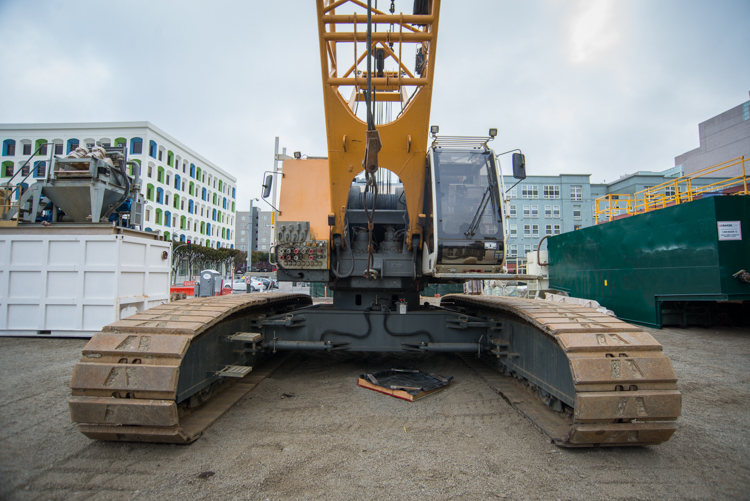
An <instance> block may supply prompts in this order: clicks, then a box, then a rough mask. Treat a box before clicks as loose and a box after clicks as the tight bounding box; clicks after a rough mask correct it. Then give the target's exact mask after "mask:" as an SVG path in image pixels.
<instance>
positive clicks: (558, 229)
mask: <svg viewBox="0 0 750 501" xmlns="http://www.w3.org/2000/svg"><path fill="white" fill-rule="evenodd" d="M559 234H560V225H559V224H556V225H555V235H559Z"/></svg>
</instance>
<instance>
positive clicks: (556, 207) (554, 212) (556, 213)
mask: <svg viewBox="0 0 750 501" xmlns="http://www.w3.org/2000/svg"><path fill="white" fill-rule="evenodd" d="M552 217H554V218H556V219H560V206H559V205H553V206H552Z"/></svg>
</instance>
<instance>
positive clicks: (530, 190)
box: [521, 184, 539, 198]
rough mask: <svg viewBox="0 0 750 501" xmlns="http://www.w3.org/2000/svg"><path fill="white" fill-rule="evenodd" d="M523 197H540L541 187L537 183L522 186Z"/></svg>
mask: <svg viewBox="0 0 750 501" xmlns="http://www.w3.org/2000/svg"><path fill="white" fill-rule="evenodd" d="M521 198H539V188H538V187H537V185H535V184H526V185H523V186H522V187H521Z"/></svg>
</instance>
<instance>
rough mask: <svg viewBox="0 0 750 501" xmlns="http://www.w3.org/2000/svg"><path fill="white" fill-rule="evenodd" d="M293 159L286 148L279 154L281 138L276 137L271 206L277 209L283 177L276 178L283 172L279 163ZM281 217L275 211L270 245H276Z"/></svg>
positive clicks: (272, 219)
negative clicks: (277, 194) (277, 195)
mask: <svg viewBox="0 0 750 501" xmlns="http://www.w3.org/2000/svg"><path fill="white" fill-rule="evenodd" d="M291 158H292V157H290V156H289V155H287V154H286V148H283V149H282V150H281V153H279V137H278V136H276V139H275V140H274V154H273V189H272V190H271V205H272V207H277V205H276V190H277V189H278V188H279V183H280V182H281V181H280V178H281V177H283V176H278V177H277V176H276V174H277V173H279V172H281V167H280V166H279V162H283V161H284V160H291ZM278 217H279V215H278V214H277V213H276V211H275V210H274V211H273V217H272V218H271V222H272V223H273V224H272V226H273V227H274V229H273V231H271V234H272V235H271V243H270V245H272V246H273V245H274V244H275V240H276V219H277V218H278Z"/></svg>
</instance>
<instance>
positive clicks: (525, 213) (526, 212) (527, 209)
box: [523, 205, 531, 218]
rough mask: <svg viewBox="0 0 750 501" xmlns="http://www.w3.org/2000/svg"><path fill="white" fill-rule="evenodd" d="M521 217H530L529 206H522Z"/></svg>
mask: <svg viewBox="0 0 750 501" xmlns="http://www.w3.org/2000/svg"><path fill="white" fill-rule="evenodd" d="M523 217H525V218H527V217H531V206H530V205H524V206H523Z"/></svg>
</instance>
